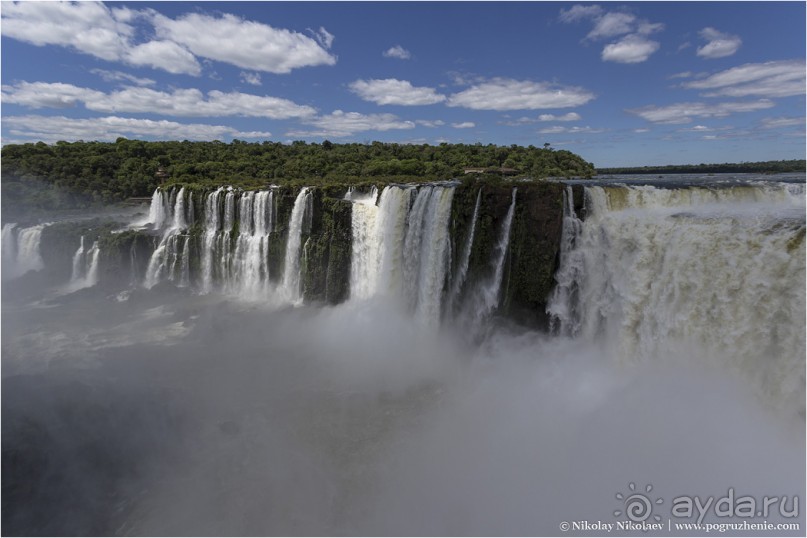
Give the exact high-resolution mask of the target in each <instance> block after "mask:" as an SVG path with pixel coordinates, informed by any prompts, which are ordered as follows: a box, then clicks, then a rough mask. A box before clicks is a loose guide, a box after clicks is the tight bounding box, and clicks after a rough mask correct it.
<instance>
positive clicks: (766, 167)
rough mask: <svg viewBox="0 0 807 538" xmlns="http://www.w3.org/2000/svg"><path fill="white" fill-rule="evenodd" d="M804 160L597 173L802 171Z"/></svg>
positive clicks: (644, 168)
mask: <svg viewBox="0 0 807 538" xmlns="http://www.w3.org/2000/svg"><path fill="white" fill-rule="evenodd" d="M804 171H805V161H804V160H803V159H802V160H792V161H763V162H754V163H722V164H672V165H667V166H640V167H634V168H624V167H623V168H599V169H598V170H597V172H598V173H599V174H746V173H751V174H754V173H756V174H780V173H784V172H804Z"/></svg>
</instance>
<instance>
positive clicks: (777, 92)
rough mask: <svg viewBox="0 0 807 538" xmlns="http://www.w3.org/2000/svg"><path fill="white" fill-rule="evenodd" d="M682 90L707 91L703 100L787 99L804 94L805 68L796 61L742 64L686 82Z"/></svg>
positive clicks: (800, 62)
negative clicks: (718, 98) (754, 97)
mask: <svg viewBox="0 0 807 538" xmlns="http://www.w3.org/2000/svg"><path fill="white" fill-rule="evenodd" d="M683 86H684V88H689V89H695V90H709V91H708V92H707V93H705V94H704V95H705V96H707V97H716V96H727V97H746V96H759V97H768V98H772V97H788V96H791V95H801V94H803V93H804V91H805V67H804V62H803V61H800V60H782V61H772V62H765V63H753V64H744V65H741V66H738V67H732V68H731V69H727V70H725V71H720V72H718V73H715V74H713V75H710V76H708V77H706V78H703V79H700V80H695V81H692V82H687V83H685V84H684V85H683Z"/></svg>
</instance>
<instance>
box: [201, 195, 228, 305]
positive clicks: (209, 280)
mask: <svg viewBox="0 0 807 538" xmlns="http://www.w3.org/2000/svg"><path fill="white" fill-rule="evenodd" d="M223 192H225V189H224V187H219V188H218V189H216V190H215V191H214V192H212V193H210V194H209V195H208V196H207V198H205V234H204V236H203V237H202V259H201V264H202V282H201V287H202V291H203V292H205V293H208V292H210V291H211V289H212V287H213V263H214V259H215V254H216V253H215V247H216V237H217V235H218V233H219V230H220V226H221V224H220V223H221V219H220V216H221V213H220V208H219V200H220V199H221V194H222V193H223Z"/></svg>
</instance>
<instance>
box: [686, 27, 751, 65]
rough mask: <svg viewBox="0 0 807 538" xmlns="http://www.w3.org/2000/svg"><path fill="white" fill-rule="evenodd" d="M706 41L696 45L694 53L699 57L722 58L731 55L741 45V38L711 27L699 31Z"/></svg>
mask: <svg viewBox="0 0 807 538" xmlns="http://www.w3.org/2000/svg"><path fill="white" fill-rule="evenodd" d="M699 34H700V36H701V37H702V38H703V39H705V40H706V41H707V43H706V44H705V45H704V46H702V47H698V50H697V52H696V54H697V55H698V56H700V57H701V58H709V59H711V58H724V57H726V56H731V55H732V54H734V53H735V52H737V49H739V48H740V45H742V43H743V42H742V40H741V39H740V38H739V37H738V36H736V35H730V34H725V33H723V32H720V31H718V30H715V29H714V28H712V27H706V28H704V29H703V30H701V31H700V32H699Z"/></svg>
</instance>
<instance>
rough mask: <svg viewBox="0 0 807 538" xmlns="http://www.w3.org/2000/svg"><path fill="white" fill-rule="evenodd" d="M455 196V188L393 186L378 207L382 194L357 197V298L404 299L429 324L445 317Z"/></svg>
mask: <svg viewBox="0 0 807 538" xmlns="http://www.w3.org/2000/svg"><path fill="white" fill-rule="evenodd" d="M413 195H414V202H413V201H412V197H413ZM453 196H454V187H452V186H437V185H423V186H420V187H419V188H415V187H401V186H397V185H392V186H388V187H385V188H384V190H383V191H382V193H381V197H380V199H378V205H376V198H377V192H376V191H373V192H371V193H370V195H369V196H361V195H357V194H356V193H355V192H353V193H351V200H352V201H353V213H352V220H351V227H352V232H353V251H352V257H351V266H350V290H351V298H352V299H367V298H369V297H373V296H376V295H386V296H390V297H394V298H398V299H400V300H402V301H403V303H404V304H405V305H406V306H407V308H408V309H409V310H410V311H412V312H414V313H415V316H416V317H417V318H418V319H419V320H422V321H423V322H425V323H432V322H435V321H437V320H438V319H439V313H440V308H441V304H442V296H443V287H444V285H445V279H446V272H447V266H448V252H449V244H450V241H449V233H448V219H449V216H450V213H451V202H452V199H453ZM410 205H411V208H410Z"/></svg>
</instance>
